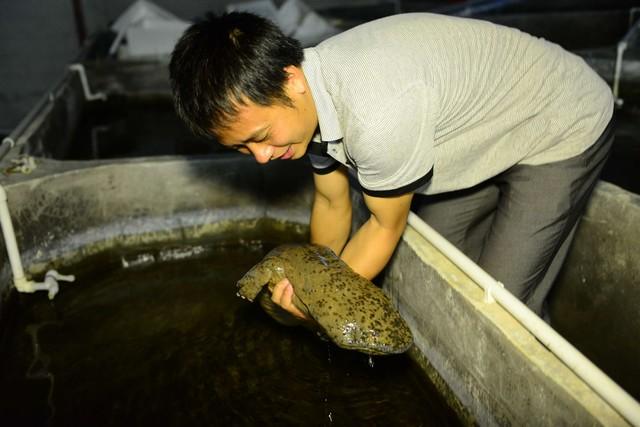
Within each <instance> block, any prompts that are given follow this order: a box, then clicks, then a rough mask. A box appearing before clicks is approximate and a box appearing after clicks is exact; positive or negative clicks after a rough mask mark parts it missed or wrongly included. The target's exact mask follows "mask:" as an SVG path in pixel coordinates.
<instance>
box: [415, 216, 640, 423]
mask: <svg viewBox="0 0 640 427" xmlns="http://www.w3.org/2000/svg"><path fill="white" fill-rule="evenodd" d="M408 222H409V225H410V226H411V227H413V228H414V229H415V230H416V231H417V232H418V233H419V234H420V235H422V237H424V238H425V239H427V240H428V241H429V243H431V244H432V245H433V246H435V247H436V248H437V249H438V250H439V251H441V252H442V253H443V254H444V255H445V256H446V257H447V258H449V259H450V260H451V261H452V262H453V263H454V264H456V265H457V266H458V268H460V269H461V270H462V271H464V272H465V273H466V274H467V275H468V276H469V277H470V278H471V279H472V280H473V281H474V282H476V283H477V284H478V285H479V286H480V287H482V288H483V289H484V290H485V293H486V294H488V296H490V297H493V298H494V299H495V301H497V302H498V304H500V305H501V306H502V307H503V308H504V309H505V310H507V311H508V312H509V313H510V314H511V315H512V316H513V317H515V318H516V319H517V320H518V321H519V322H520V323H521V324H522V325H523V326H524V327H525V328H526V329H528V330H529V331H530V332H531V333H532V334H533V335H535V337H536V338H538V340H540V342H542V343H543V344H544V345H545V346H546V347H547V348H548V349H549V350H550V351H551V352H552V353H553V354H555V355H556V356H557V357H558V358H559V359H560V360H562V361H563V362H564V363H565V365H567V366H568V367H569V369H571V370H572V371H573V372H575V374H576V375H578V376H579V377H580V378H581V379H582V380H583V381H584V382H585V383H586V384H587V385H589V387H591V388H592V389H593V390H594V391H595V392H596V393H597V394H599V395H600V397H602V398H603V399H604V400H605V401H606V402H607V403H609V405H611V406H612V407H613V408H614V409H615V410H616V411H618V412H619V413H620V414H621V415H622V416H623V417H624V418H625V419H626V420H627V421H629V423H631V424H632V425H634V426H637V427H640V404H638V402H637V401H636V400H635V399H634V398H633V397H631V395H629V393H627V392H626V391H624V390H623V389H622V388H621V387H620V386H619V385H618V384H616V383H615V382H614V381H613V380H612V379H611V378H609V377H608V376H607V375H606V374H605V373H603V372H602V371H601V370H600V369H599V368H598V367H597V366H596V365H594V364H593V363H592V362H591V361H590V360H589V359H587V358H586V357H585V356H584V355H583V354H582V353H580V352H579V351H578V350H577V349H576V348H575V347H574V346H573V345H571V344H570V343H569V342H568V341H567V340H565V339H564V338H563V337H562V336H561V335H560V334H558V333H557V332H556V331H554V330H553V329H552V328H551V327H550V326H549V325H547V324H546V323H545V322H544V321H543V320H542V319H540V317H538V316H537V315H536V314H535V313H533V312H532V311H531V310H530V309H529V308H528V307H527V306H526V305H524V304H523V303H522V302H521V301H520V300H518V299H517V298H516V297H514V296H513V295H512V294H511V293H510V292H509V291H507V290H506V289H504V287H503V286H502V284H501V283H500V282H498V281H496V280H495V279H494V278H493V277H491V276H490V275H489V274H487V273H486V272H485V271H484V270H483V269H481V268H480V267H479V266H478V265H477V264H476V263H474V262H473V261H471V260H470V259H469V258H468V257H467V256H466V255H464V254H463V253H462V252H461V251H460V250H459V249H458V248H456V247H455V246H453V245H452V244H451V243H450V242H449V241H448V240H446V239H445V238H444V237H442V236H441V235H440V234H439V233H438V232H436V231H435V230H434V229H433V228H431V227H429V226H428V225H427V224H426V223H425V222H424V221H422V219H420V217H418V216H417V215H416V214H415V213H413V212H410V213H409V220H408Z"/></svg>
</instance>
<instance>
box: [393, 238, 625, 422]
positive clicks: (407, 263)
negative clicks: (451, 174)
mask: <svg viewBox="0 0 640 427" xmlns="http://www.w3.org/2000/svg"><path fill="white" fill-rule="evenodd" d="M384 286H385V289H386V290H387V291H388V293H389V294H390V295H391V298H392V299H393V300H394V301H395V302H396V303H397V304H398V306H399V309H400V312H401V314H402V315H403V317H404V318H405V319H406V320H407V322H408V323H409V325H410V327H411V329H412V330H413V331H414V338H415V340H416V345H417V346H418V348H419V349H420V350H421V352H422V353H424V355H425V356H426V358H427V359H428V360H429V362H430V363H431V364H432V365H433V366H434V368H435V369H436V370H437V371H438V372H439V374H440V375H441V376H442V377H443V378H444V380H445V381H446V382H447V384H448V385H449V387H450V388H451V389H452V390H453V392H454V393H455V394H456V396H457V397H458V399H459V400H460V401H461V403H462V404H463V405H464V406H465V407H466V408H467V410H468V411H469V412H470V413H471V414H472V416H473V417H474V418H475V422H477V423H478V424H479V425H483V426H493V425H499V426H506V425H517V426H558V425H579V426H591V425H605V426H618V425H620V426H622V425H627V423H626V422H625V420H624V419H622V418H621V417H620V415H618V414H617V413H616V412H615V411H614V410H613V409H612V408H611V407H610V406H609V405H608V404H607V403H606V402H604V401H603V400H602V399H601V398H600V397H599V396H598V395H596V394H595V393H594V392H593V391H592V390H591V389H590V388H589V387H588V386H587V385H586V384H585V383H584V382H582V381H581V380H580V379H579V378H578V377H576V376H575V374H574V373H573V372H572V371H570V370H569V369H568V368H567V367H566V366H565V365H564V364H563V363H562V362H561V361H559V360H558V359H557V358H556V357H555V356H554V355H553V354H552V353H550V352H549V351H548V350H547V349H546V348H545V347H544V346H543V345H541V344H540V342H538V341H537V339H536V338H535V337H534V336H533V335H531V334H530V333H529V332H528V331H527V330H525V329H524V328H523V327H522V326H521V325H520V324H519V323H518V322H517V321H516V320H515V319H513V318H512V317H511V316H510V315H509V314H508V313H507V312H506V311H505V310H503V309H502V308H501V307H500V306H498V305H497V304H496V303H485V302H484V301H483V293H482V291H481V289H480V287H479V286H477V285H476V284H475V283H473V282H472V281H471V280H470V279H469V278H468V277H467V276H466V275H465V274H464V273H462V272H461V271H460V270H459V269H458V268H457V267H456V266H454V265H453V264H452V263H451V262H450V261H449V260H448V259H447V258H445V257H444V256H443V255H442V254H441V253H440V252H438V251H437V250H436V249H435V248H434V247H433V246H431V245H430V244H429V243H428V242H426V241H425V240H424V238H422V237H421V236H420V235H419V234H418V233H417V232H415V231H414V230H413V229H412V228H410V227H409V228H408V229H407V231H406V232H405V234H404V237H403V242H402V243H401V244H400V246H399V248H398V250H397V252H396V255H395V257H394V260H393V262H392V264H391V266H390V268H389V270H388V272H387V276H386V278H385V280H384Z"/></svg>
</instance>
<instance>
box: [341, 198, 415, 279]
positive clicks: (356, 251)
mask: <svg viewBox="0 0 640 427" xmlns="http://www.w3.org/2000/svg"><path fill="white" fill-rule="evenodd" d="M412 198H413V193H407V194H402V195H400V196H394V197H373V196H369V195H367V194H365V195H364V201H365V203H366V205H367V207H368V208H369V211H370V212H371V216H370V217H369V219H368V220H367V222H365V223H364V224H363V225H362V227H360V229H359V230H358V231H357V232H356V233H355V234H354V236H353V237H352V238H351V240H349V243H347V246H346V247H345V248H344V250H343V251H342V254H341V258H342V259H343V260H344V262H346V263H347V264H348V265H349V267H351V268H352V269H353V270H354V271H356V272H357V273H358V274H360V275H361V276H364V277H366V278H367V279H369V280H371V279H373V278H374V277H375V276H376V275H377V274H378V273H380V271H381V270H382V269H383V268H384V266H385V265H387V262H389V259H390V258H391V255H392V254H393V251H394V250H395V247H396V245H397V244H398V241H399V240H400V236H402V233H403V231H404V229H405V226H406V224H407V217H408V215H409V208H410V207H411V199H412Z"/></svg>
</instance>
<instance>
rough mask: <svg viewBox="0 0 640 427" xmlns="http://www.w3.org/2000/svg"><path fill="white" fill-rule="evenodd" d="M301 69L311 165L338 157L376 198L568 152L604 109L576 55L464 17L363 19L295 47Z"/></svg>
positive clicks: (446, 186) (606, 96) (606, 116)
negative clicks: (311, 119) (308, 108)
mask: <svg viewBox="0 0 640 427" xmlns="http://www.w3.org/2000/svg"><path fill="white" fill-rule="evenodd" d="M303 69H304V73H305V76H306V78H307V81H308V82H309V85H310V88H311V93H312V96H313V99H314V102H315V104H316V109H317V111H318V121H319V135H318V138H316V141H319V140H320V139H321V140H322V141H326V142H327V143H326V144H324V145H322V144H310V150H309V152H310V158H311V162H312V165H313V166H314V169H315V170H316V172H317V173H326V172H328V171H330V170H333V169H335V168H336V167H337V165H339V164H344V165H347V166H348V167H349V168H351V169H352V171H353V172H354V173H355V174H356V175H357V178H358V181H359V182H360V184H361V185H362V187H363V189H364V191H365V192H367V193H369V194H372V195H378V196H385V195H393V194H402V193H406V192H409V191H418V192H421V193H424V194H437V193H442V192H446V191H453V190H459V189H464V188H469V187H472V186H474V185H476V184H478V183H480V182H482V181H485V180H487V179H489V178H491V177H493V176H495V175H497V174H499V173H501V172H503V171H505V170H506V169H508V168H509V167H511V166H513V165H515V164H530V165H537V164H544V163H549V162H556V161H560V160H564V159H567V158H570V157H573V156H576V155H578V154H580V153H582V152H583V151H585V150H586V149H587V148H588V147H589V146H591V145H592V144H593V143H594V142H595V141H596V140H597V138H598V137H599V136H600V134H601V133H602V131H603V130H604V129H605V127H606V125H607V123H608V122H609V120H610V119H611V116H612V114H613V97H612V95H611V91H610V89H609V87H608V86H607V84H606V83H605V82H604V81H603V80H602V79H601V78H600V77H599V76H598V75H597V74H596V73H595V72H594V71H593V70H592V69H591V68H590V67H589V66H588V65H587V64H586V63H585V62H584V61H583V60H582V59H581V58H580V57H578V56H576V55H574V54H572V53H569V52H567V51H565V50H563V49H562V48H560V47H559V46H558V45H556V44H553V43H550V42H548V41H545V40H544V39H539V38H536V37H533V36H530V35H528V34H525V33H522V32H521V31H519V30H516V29H512V28H508V27H503V26H499V25H495V24H492V23H489V22H485V21H479V20H473V19H465V18H456V17H449V16H443V15H434V14H426V13H420V14H405V15H395V16H391V17H387V18H383V19H379V20H377V21H372V22H369V23H366V24H364V25H361V26H358V27H356V28H353V29H351V30H349V31H346V32H344V33H341V34H339V35H337V36H334V37H332V38H330V39H328V40H326V41H324V42H322V43H321V44H319V45H318V46H317V47H315V48H309V49H305V60H304V63H303ZM322 147H326V153H325V152H324V151H322V150H323V148H322ZM320 151H322V152H320Z"/></svg>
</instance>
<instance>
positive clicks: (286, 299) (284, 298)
mask: <svg viewBox="0 0 640 427" xmlns="http://www.w3.org/2000/svg"><path fill="white" fill-rule="evenodd" d="M293 295H294V293H293V286H292V285H291V282H289V280H287V279H283V280H281V281H280V282H278V283H277V284H276V285H275V286H274V287H273V290H272V291H271V301H273V302H274V303H275V304H277V305H279V306H280V307H282V308H283V309H284V310H286V311H288V312H289V313H291V314H293V315H294V316H296V317H298V318H300V319H306V318H307V316H305V315H304V313H303V312H302V311H300V310H298V307H296V306H295V305H294V304H293Z"/></svg>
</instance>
